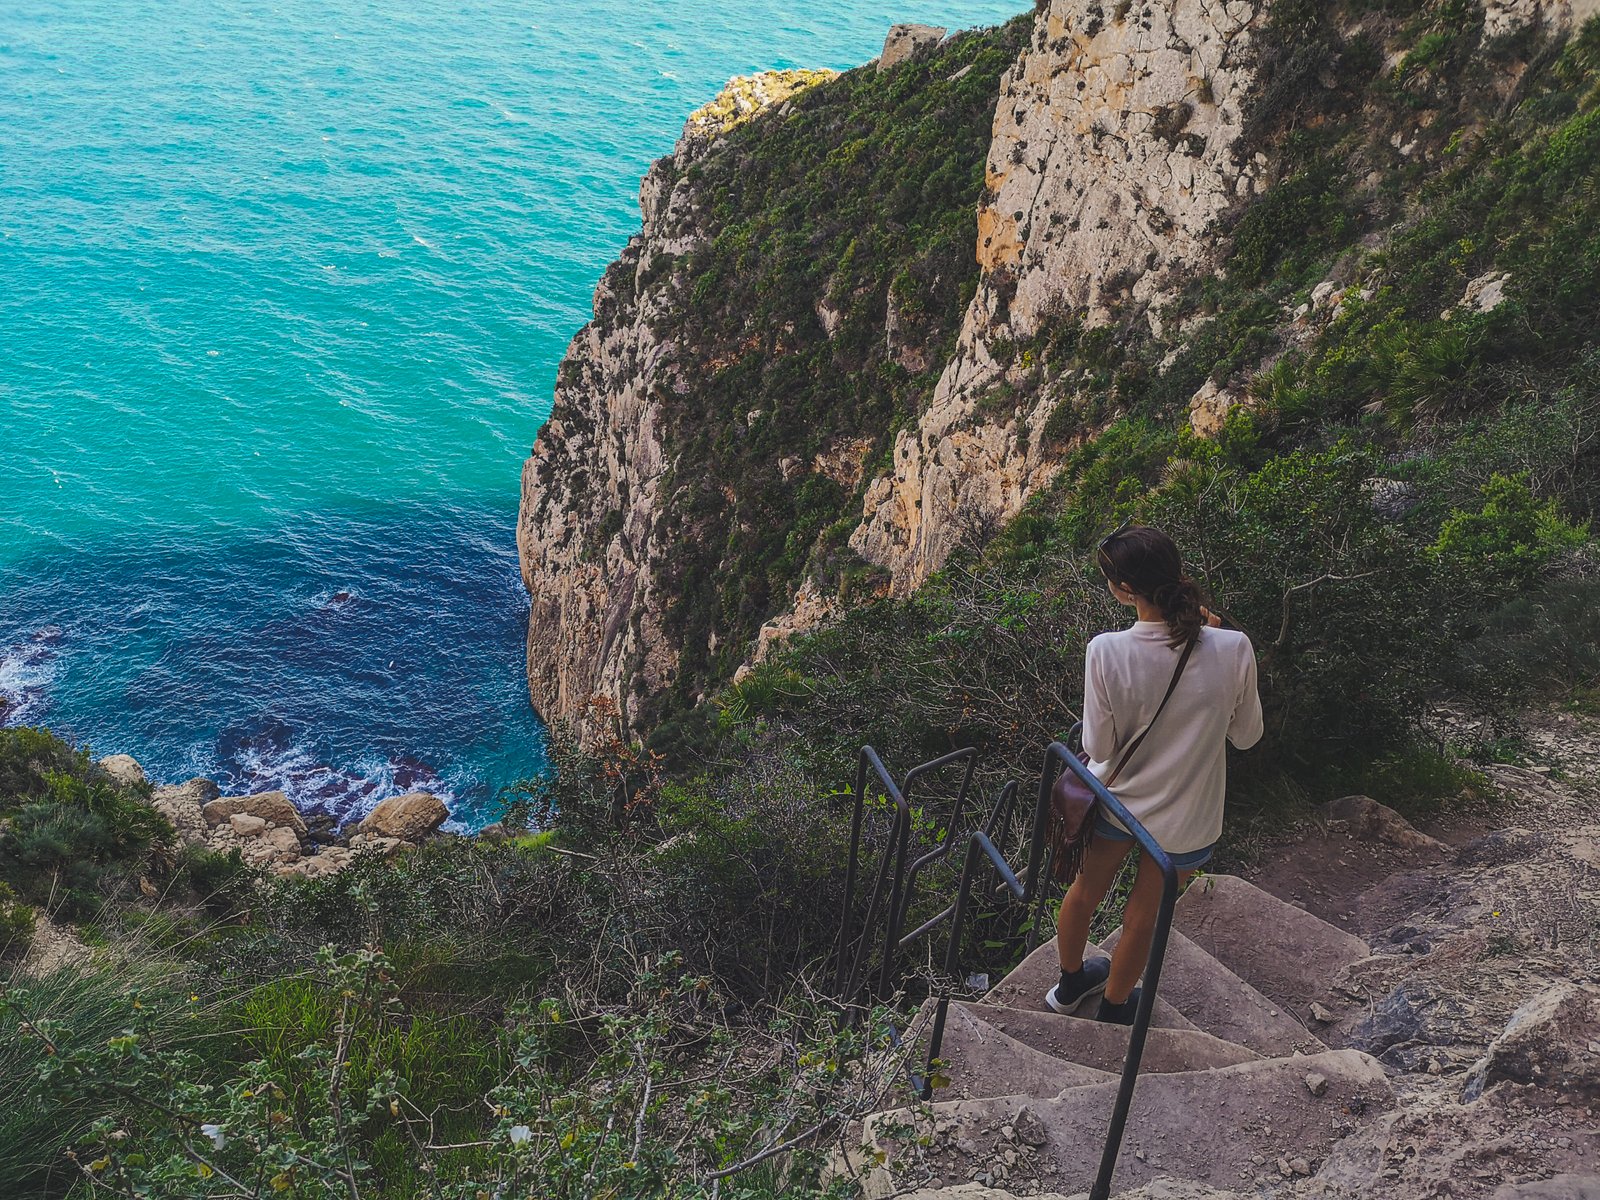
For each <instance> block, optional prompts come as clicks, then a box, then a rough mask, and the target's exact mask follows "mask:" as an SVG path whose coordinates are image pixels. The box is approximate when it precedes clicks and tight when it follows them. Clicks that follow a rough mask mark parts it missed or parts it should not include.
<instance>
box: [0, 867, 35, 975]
mask: <svg viewBox="0 0 1600 1200" xmlns="http://www.w3.org/2000/svg"><path fill="white" fill-rule="evenodd" d="M34 923H35V917H34V911H33V908H32V907H31V906H30V905H27V904H24V903H23V902H22V900H21V899H20V898H19V897H18V896H17V893H16V891H15V890H13V889H12V888H11V886H10V885H9V884H4V883H0V958H5V957H15V956H20V955H22V954H25V953H26V952H27V949H28V946H29V945H30V944H31V943H32V942H33V930H34Z"/></svg>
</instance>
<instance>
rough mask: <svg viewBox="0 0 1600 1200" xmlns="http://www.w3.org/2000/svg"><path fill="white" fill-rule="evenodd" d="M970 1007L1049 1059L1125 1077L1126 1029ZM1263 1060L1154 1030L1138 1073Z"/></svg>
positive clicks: (1230, 1046)
mask: <svg viewBox="0 0 1600 1200" xmlns="http://www.w3.org/2000/svg"><path fill="white" fill-rule="evenodd" d="M954 1007H955V1006H952V1012H953V1011H954ZM965 1007H966V1008H967V1011H968V1012H969V1013H971V1014H972V1015H973V1016H974V1017H976V1018H977V1019H979V1020H981V1021H984V1022H985V1023H987V1024H989V1025H992V1026H993V1027H994V1028H996V1029H998V1030H999V1031H1000V1032H1001V1033H1003V1034H1005V1035H1006V1036H1008V1037H1011V1038H1014V1039H1015V1040H1017V1041H1019V1042H1021V1043H1023V1044H1024V1045H1027V1046H1032V1047H1033V1048H1034V1049H1035V1050H1038V1051H1040V1052H1042V1053H1044V1054H1049V1055H1052V1056H1053V1057H1055V1058H1059V1059H1065V1060H1067V1061H1069V1062H1074V1063H1080V1064H1082V1065H1083V1066H1086V1067H1093V1068H1094V1069H1096V1070H1099V1071H1107V1072H1110V1073H1111V1074H1114V1075H1120V1074H1121V1073H1122V1063H1123V1060H1124V1059H1125V1058H1126V1057H1127V1053H1128V1034H1129V1032H1130V1030H1129V1029H1128V1027H1127V1026H1126V1025H1106V1024H1103V1023H1101V1022H1099V1021H1091V1020H1087V1019H1084V1018H1079V1017H1063V1016H1061V1015H1060V1014H1058V1013H1053V1012H1052V1013H1037V1012H1025V1011H1023V1010H1021V1009H1015V1008H1008V1009H1004V1010H1002V1011H996V1010H995V1009H994V1008H993V1007H990V1006H985V1005H982V1004H973V1005H967V1006H965ZM1259 1057H1260V1055H1258V1054H1257V1053H1256V1052H1255V1051H1254V1050H1250V1049H1248V1048H1246V1047H1244V1046H1239V1045H1235V1044H1234V1043H1233V1042H1225V1041H1223V1040H1222V1039H1221V1038H1216V1037H1212V1036H1211V1035H1210V1034H1209V1033H1201V1032H1200V1031H1199V1030H1197V1029H1158V1028H1152V1029H1151V1030H1150V1032H1149V1034H1148V1035H1147V1036H1146V1038H1145V1043H1144V1055H1143V1057H1142V1058H1141V1059H1140V1062H1139V1071H1140V1074H1144V1073H1146V1072H1148V1073H1150V1074H1160V1075H1165V1074H1171V1073H1173V1072H1176V1071H1205V1070H1209V1069H1210V1068H1212V1067H1231V1066H1233V1065H1234V1064H1235V1063H1242V1062H1253V1061H1255V1060H1256V1059H1257V1058H1259ZM1013 1090H1026V1089H1013ZM1036 1094H1038V1093H1036Z"/></svg>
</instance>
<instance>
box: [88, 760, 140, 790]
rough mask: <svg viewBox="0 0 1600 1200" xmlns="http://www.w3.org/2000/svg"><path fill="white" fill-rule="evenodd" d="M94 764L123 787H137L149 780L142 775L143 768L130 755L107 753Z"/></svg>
mask: <svg viewBox="0 0 1600 1200" xmlns="http://www.w3.org/2000/svg"><path fill="white" fill-rule="evenodd" d="M95 765H96V766H97V767H99V768H100V769H101V770H102V771H104V772H105V773H106V774H107V775H109V776H111V778H112V779H113V780H114V781H115V782H116V783H118V784H120V785H121V786H123V787H138V786H140V785H142V784H145V783H148V782H149V780H147V779H146V778H145V777H144V768H143V767H141V766H140V765H139V763H138V761H137V760H136V759H134V758H133V756H132V755H128V754H108V755H106V756H105V757H104V758H102V759H100V760H99V761H98V762H96V763H95Z"/></svg>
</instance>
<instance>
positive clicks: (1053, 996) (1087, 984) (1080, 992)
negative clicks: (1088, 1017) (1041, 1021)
mask: <svg viewBox="0 0 1600 1200" xmlns="http://www.w3.org/2000/svg"><path fill="white" fill-rule="evenodd" d="M1110 974H1111V960H1110V959H1109V958H1091V959H1086V960H1085V961H1084V964H1083V966H1081V967H1079V968H1078V969H1077V970H1076V971H1063V972H1061V982H1060V983H1058V984H1056V986H1055V987H1053V988H1051V989H1050V990H1049V991H1048V992H1046V993H1045V994H1044V1002H1045V1003H1046V1004H1048V1005H1049V1006H1050V1007H1051V1009H1052V1010H1054V1011H1055V1012H1058V1013H1060V1014H1061V1015H1062V1016H1070V1015H1071V1014H1072V1013H1075V1012H1077V1011H1078V1009H1079V1008H1080V1007H1081V1006H1082V1004H1083V1002H1084V1001H1085V1000H1087V999H1089V997H1090V996H1098V995H1099V994H1100V993H1101V992H1103V991H1105V990H1106V977H1107V976H1109V975H1110Z"/></svg>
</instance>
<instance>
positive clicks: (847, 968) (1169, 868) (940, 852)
mask: <svg viewBox="0 0 1600 1200" xmlns="http://www.w3.org/2000/svg"><path fill="white" fill-rule="evenodd" d="M1080 732H1081V725H1075V726H1073V728H1072V730H1071V731H1070V732H1069V733H1068V734H1067V737H1068V739H1071V738H1073V737H1074V736H1075V735H1077V734H1079V733H1080ZM963 758H965V759H966V770H965V774H964V776H963V779H962V784H961V792H960V795H959V797H958V799H957V803H956V809H955V811H954V812H953V813H952V815H951V820H950V823H949V828H950V829H955V828H957V825H958V822H959V819H960V812H961V809H962V807H963V805H964V804H965V801H966V797H967V792H968V789H969V786H970V784H971V782H972V774H973V770H974V769H975V767H976V751H970V750H969V751H957V752H955V753H954V754H949V755H945V756H944V757H943V758H939V759H935V760H933V761H932V762H929V763H924V764H922V765H921V766H919V767H917V768H914V769H913V770H912V771H911V772H910V773H909V774H907V776H906V784H905V788H904V791H909V789H910V786H911V784H912V782H913V781H914V780H915V779H916V778H918V777H919V775H922V774H927V773H928V772H929V771H933V770H938V769H940V768H941V767H944V766H948V765H949V764H950V763H952V762H955V761H958V760H960V759H963ZM869 770H870V771H871V772H872V774H874V775H875V776H876V777H877V779H878V782H879V783H880V784H881V785H882V786H883V788H884V794H885V796H887V797H888V798H889V799H890V800H891V801H892V802H893V803H894V805H895V815H894V820H893V823H892V827H891V833H890V840H889V843H888V844H887V845H886V846H885V849H884V853H883V858H882V861H881V862H880V864H879V870H878V874H877V880H876V883H875V885H874V888H873V894H872V899H871V901H870V902H869V904H868V906H867V912H866V915H865V917H864V918H863V920H862V922H861V923H860V926H859V929H857V928H855V927H854V926H853V914H854V910H853V907H852V903H853V899H854V890H855V884H856V874H857V869H858V863H859V847H860V840H861V826H862V817H863V812H864V801H865V793H864V788H865V786H866V782H867V777H868V775H867V773H868V771H869ZM1063 770H1067V771H1071V772H1073V773H1074V774H1075V775H1077V777H1078V778H1079V779H1080V780H1082V782H1083V783H1084V784H1085V785H1086V786H1087V787H1088V788H1089V789H1090V790H1091V791H1092V792H1093V793H1094V795H1095V796H1096V798H1097V799H1098V800H1099V801H1100V803H1101V805H1102V806H1103V807H1104V809H1105V811H1107V812H1108V813H1110V814H1111V815H1112V816H1114V817H1116V818H1117V820H1118V821H1119V822H1121V824H1122V825H1123V827H1124V828H1126V829H1127V830H1128V831H1129V832H1130V833H1131V834H1132V835H1133V838H1134V841H1136V842H1137V843H1138V844H1139V848H1140V849H1141V850H1142V851H1143V852H1144V853H1145V854H1146V855H1147V856H1149V858H1150V861H1151V862H1152V863H1154V864H1155V866H1156V868H1157V869H1158V870H1159V871H1160V872H1161V903H1160V907H1159V908H1158V910H1157V915H1156V927H1155V933H1154V936H1153V937H1152V939H1151V942H1150V957H1149V960H1148V961H1147V963H1146V965H1145V969H1144V983H1143V987H1142V990H1141V992H1140V995H1139V1004H1138V1007H1137V1010H1136V1011H1135V1014H1134V1018H1133V1027H1132V1029H1130V1030H1129V1033H1128V1052H1127V1055H1126V1057H1125V1058H1124V1060H1123V1064H1122V1078H1121V1082H1120V1085H1119V1086H1118V1088H1117V1098H1116V1103H1115V1104H1114V1105H1113V1106H1112V1110H1111V1124H1110V1127H1109V1129H1108V1130H1107V1132H1106V1142H1105V1149H1104V1150H1103V1151H1102V1152H1101V1156H1100V1168H1099V1171H1098V1173H1097V1174H1096V1176H1095V1181H1094V1185H1093V1187H1091V1188H1090V1191H1089V1200H1107V1198H1108V1197H1109V1196H1110V1195H1111V1177H1112V1174H1113V1173H1114V1172H1115V1170H1116V1166H1117V1157H1118V1154H1119V1152H1120V1150H1121V1147H1122V1135H1123V1132H1124V1131H1125V1129H1126V1128H1127V1124H1128V1112H1129V1109H1130V1108H1131V1107H1132V1104H1133V1089H1134V1085H1135V1084H1136V1083H1137V1082H1138V1078H1139V1065H1140V1063H1141V1061H1142V1060H1143V1058H1144V1047H1145V1042H1146V1040H1147V1038H1148V1036H1149V1032H1150V1021H1151V1017H1152V1015H1153V1013H1154V1010H1155V1002H1156V989H1157V988H1158V986H1159V985H1160V982H1161V966H1162V963H1163V961H1164V960H1165V958H1166V951H1167V940H1168V937H1169V935H1170V933H1171V929H1172V914H1173V909H1174V907H1175V906H1176V904H1177V901H1178V872H1177V869H1176V868H1175V867H1174V866H1173V864H1172V858H1171V856H1170V855H1168V854H1167V852H1166V851H1164V850H1163V849H1162V848H1161V846H1160V844H1159V843H1157V841H1156V840H1155V838H1153V837H1151V836H1150V832H1149V830H1147V829H1145V827H1144V826H1143V825H1142V824H1140V822H1139V821H1138V819H1137V818H1135V817H1134V815H1133V814H1132V813H1130V812H1129V811H1128V809H1127V808H1126V807H1125V806H1124V805H1123V803H1122V801H1120V800H1118V799H1117V798H1116V796H1115V795H1113V794H1112V793H1111V792H1110V791H1108V790H1107V788H1106V786H1105V785H1104V784H1103V783H1101V782H1100V780H1099V779H1098V778H1096V777H1095V775H1094V774H1093V772H1091V771H1090V770H1089V768H1088V767H1087V766H1085V765H1084V764H1083V762H1081V761H1080V760H1079V758H1078V756H1077V754H1075V753H1074V752H1073V751H1072V749H1071V748H1070V747H1069V746H1068V745H1067V744H1066V742H1065V741H1056V742H1052V743H1051V744H1050V746H1049V748H1048V749H1047V750H1046V751H1045V755H1044V763H1043V765H1042V766H1041V768H1040V771H1039V791H1038V795H1037V798H1036V800H1035V802H1034V812H1033V823H1032V827H1031V829H1030V831H1029V838H1028V863H1027V866H1026V867H1025V868H1024V870H1023V871H1022V872H1021V873H1020V875H1019V874H1018V873H1016V872H1014V871H1013V870H1012V868H1011V866H1010V864H1009V863H1007V862H1006V860H1005V855H1004V854H1002V853H1001V851H1000V848H999V846H997V845H996V843H995V835H996V834H997V833H998V832H999V831H1001V830H1003V829H1005V828H1007V827H1008V826H1009V821H1010V817H1011V812H1012V808H1013V806H1014V803H1015V798H1016V793H1017V784H1016V781H1015V780H1013V781H1011V782H1010V783H1008V784H1007V785H1006V786H1005V788H1003V789H1002V790H1001V792H1000V795H999V796H998V797H997V799H996V803H995V807H994V809H993V811H992V812H991V813H990V815H989V819H988V821H987V822H985V825H984V827H983V828H981V829H973V830H972V831H971V832H970V833H969V834H967V835H966V837H965V841H966V857H965V859H964V860H963V863H962V868H961V881H960V883H959V885H958V886H957V889H956V896H955V900H954V902H953V903H951V904H950V906H949V907H948V908H946V909H944V911H942V912H940V913H939V914H937V915H936V916H934V917H932V918H930V919H929V920H927V921H925V922H924V923H923V924H922V925H920V926H918V927H917V928H916V929H914V930H912V931H911V932H910V933H908V934H905V935H903V936H902V935H901V934H900V932H899V928H900V924H901V923H902V922H903V920H904V916H905V910H906V906H907V905H908V904H909V902H910V896H911V887H910V883H911V882H912V881H914V877H915V872H916V871H917V870H920V869H921V868H922V867H923V866H926V865H927V864H928V863H930V862H933V861H935V860H936V859H940V858H944V857H946V856H947V855H948V854H949V852H950V851H951V849H953V848H954V846H955V844H956V842H958V841H960V840H962V839H960V838H956V837H946V838H945V839H944V840H943V842H942V843H941V844H940V845H939V846H938V847H936V848H935V849H934V850H932V851H930V852H928V853H927V854H924V855H922V856H921V857H920V858H918V859H917V860H915V862H914V863H912V864H911V870H910V871H909V872H908V871H907V869H906V863H905V858H906V853H907V849H906V847H907V845H908V840H909V831H910V814H911V808H910V805H909V804H908V803H907V802H906V798H905V795H904V791H903V790H902V789H900V788H897V787H896V786H895V784H894V780H893V779H892V778H891V777H890V775H889V773H888V771H887V770H885V769H884V766H883V763H882V761H881V760H880V759H879V758H878V755H877V752H876V751H874V750H873V749H872V747H870V746H864V747H862V750H861V755H860V758H859V760H858V763H857V770H856V789H855V817H854V822H853V825H852V830H851V847H850V866H849V872H848V874H847V875H846V879H845V914H844V919H843V922H842V923H841V928H840V940H839V948H840V956H839V957H840V961H839V978H840V982H841V984H842V985H844V984H847V985H848V986H842V987H841V991H840V994H841V996H843V997H844V998H845V999H846V1001H848V1002H851V1003H853V1002H855V1000H856V999H857V998H858V996H859V988H860V984H861V974H862V970H863V963H864V961H865V957H866V955H867V953H869V952H870V947H871V942H870V940H869V939H868V937H867V931H869V930H870V929H871V928H872V923H873V921H874V920H875V918H876V915H877V912H878V908H879V903H880V899H881V895H882V893H883V891H884V889H885V887H887V888H888V891H889V910H888V911H889V922H888V924H889V928H888V936H887V937H886V938H885V941H884V961H883V964H882V969H881V972H880V976H879V990H880V992H881V993H883V994H887V992H888V987H889V984H890V982H891V981H892V978H893V975H892V972H893V963H894V958H895V953H896V951H898V950H899V949H901V948H903V947H904V946H905V945H907V944H909V943H910V942H911V941H913V940H914V939H915V938H917V937H919V936H921V935H923V934H925V933H928V932H929V931H931V930H932V929H934V928H935V927H937V926H938V925H939V924H940V923H941V922H943V921H945V920H949V922H950V933H949V939H948V941H947V942H946V944H945V956H944V974H945V977H946V979H947V980H954V979H959V978H961V942H962V937H963V935H964V934H965V932H966V921H967V916H968V910H969V908H970V906H971V901H972V889H973V887H974V886H975V884H976V881H977V876H978V874H979V873H980V871H981V870H982V869H983V867H984V865H985V864H987V865H988V866H989V867H991V868H993V870H994V872H995V873H996V874H997V875H998V876H999V879H1000V890H1001V891H1002V892H1003V893H1004V894H1008V895H1010V897H1011V898H1012V899H1013V900H1015V901H1017V902H1018V903H1020V904H1021V905H1022V906H1023V907H1024V908H1025V909H1026V910H1029V911H1031V912H1032V913H1033V914H1034V918H1035V920H1036V919H1037V914H1038V911H1039V908H1040V906H1041V905H1042V903H1043V900H1044V895H1045V888H1044V886H1043V883H1042V880H1043V879H1044V878H1045V872H1046V871H1047V870H1048V869H1049V866H1050V864H1049V862H1048V861H1047V860H1048V857H1049V855H1048V848H1047V839H1046V834H1047V831H1048V823H1049V816H1050V793H1051V790H1052V789H1053V788H1054V787H1055V783H1056V780H1057V779H1058V778H1060V776H1061V773H1062V771H1063ZM1028 924H1029V927H1032V925H1033V924H1034V921H1030V922H1029V923H1028ZM852 950H854V953H853V954H852V953H851V951H852ZM941 990H942V992H943V994H942V995H941V996H940V997H939V1000H938V1003H937V1005H936V1006H935V1009H934V1018H933V1025H932V1028H931V1031H930V1037H929V1043H928V1067H927V1070H926V1071H925V1072H924V1073H923V1074H922V1075H916V1074H913V1075H912V1077H911V1079H912V1086H913V1087H914V1088H915V1089H916V1091H917V1092H918V1094H919V1095H920V1096H921V1098H922V1099H924V1100H927V1099H930V1098H931V1097H932V1094H933V1086H932V1080H933V1073H934V1072H933V1067H934V1063H935V1060H936V1059H937V1058H938V1057H939V1051H940V1050H941V1048H942V1046H943V1042H944V1030H945V1023H946V1020H947V1018H948V1015H949V1010H950V995H949V989H948V988H944V989H941Z"/></svg>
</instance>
